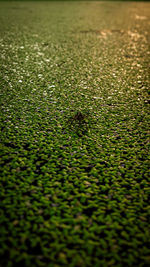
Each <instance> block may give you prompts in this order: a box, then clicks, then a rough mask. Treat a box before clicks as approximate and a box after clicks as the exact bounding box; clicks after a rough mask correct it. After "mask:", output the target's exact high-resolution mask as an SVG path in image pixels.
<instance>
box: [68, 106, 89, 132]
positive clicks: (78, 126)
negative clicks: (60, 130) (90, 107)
mask: <svg viewBox="0 0 150 267" xmlns="http://www.w3.org/2000/svg"><path fill="white" fill-rule="evenodd" d="M87 116H88V114H83V113H82V112H81V111H77V112H76V113H75V114H74V115H73V116H71V117H70V118H69V120H68V121H67V124H68V126H69V127H71V128H72V129H74V130H75V132H76V133H77V134H78V135H79V136H82V135H83V134H85V133H86V132H87V129H88V122H87Z"/></svg>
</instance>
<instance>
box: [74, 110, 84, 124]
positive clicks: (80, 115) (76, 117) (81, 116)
mask: <svg viewBox="0 0 150 267" xmlns="http://www.w3.org/2000/svg"><path fill="white" fill-rule="evenodd" d="M85 117H86V115H84V114H83V113H82V112H81V111H77V113H76V114H75V115H74V116H73V117H72V119H73V120H76V121H79V122H83V121H85Z"/></svg>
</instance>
